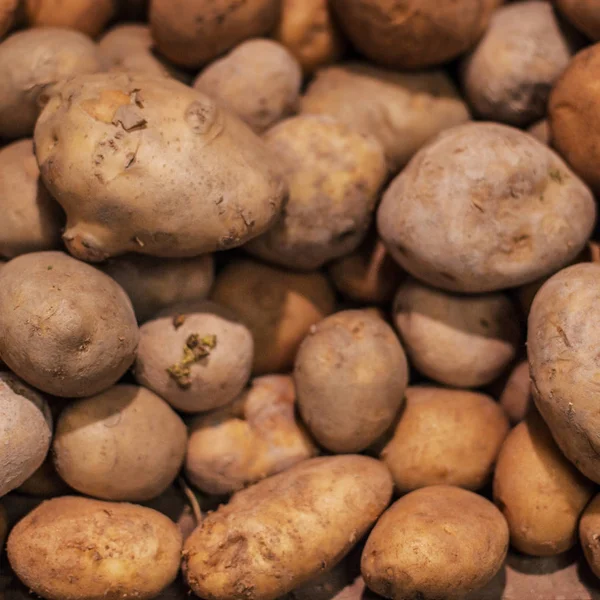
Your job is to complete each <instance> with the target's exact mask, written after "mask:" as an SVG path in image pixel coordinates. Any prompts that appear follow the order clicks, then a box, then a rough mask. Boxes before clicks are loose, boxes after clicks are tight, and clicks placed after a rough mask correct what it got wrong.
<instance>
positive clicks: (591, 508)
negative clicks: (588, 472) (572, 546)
mask: <svg viewBox="0 0 600 600" xmlns="http://www.w3.org/2000/svg"><path fill="white" fill-rule="evenodd" d="M599 533H600V495H596V496H595V497H594V499H593V500H592V501H591V502H590V503H589V504H588V506H587V508H586V509H585V510H584V511H583V515H582V516H581V521H580V522H579V538H580V540H581V546H582V547H583V553H584V554H585V558H586V560H587V562H588V564H589V565H590V568H591V569H592V571H593V572H594V575H596V577H600V548H599V547H598V546H599V544H598V541H599V539H600V535H599Z"/></svg>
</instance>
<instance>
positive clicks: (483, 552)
mask: <svg viewBox="0 0 600 600" xmlns="http://www.w3.org/2000/svg"><path fill="white" fill-rule="evenodd" d="M507 550H508V526H507V525H506V521H505V520H504V518H503V516H502V514H501V513H500V511H499V510H498V509H497V508H496V507H495V506H494V505H493V504H492V503H491V502H489V501H488V500H486V499H485V498H482V497H481V496H478V495H476V494H474V493H473V492H469V491H467V490H463V489H460V488H456V487H451V486H445V485H439V486H432V487H428V488H424V489H422V490H417V491H415V492H412V493H410V494H408V495H406V496H404V497H403V498H400V500H398V501H396V503H395V504H393V505H392V507H391V508H389V509H388V510H387V511H386V512H385V513H384V514H383V515H382V517H381V518H380V519H379V521H378V522H377V525H375V528H374V529H373V531H372V532H371V534H370V535H369V539H368V540H367V544H366V546H365V549H364V551H363V555H362V565H361V570H362V574H363V577H364V578H365V581H366V583H367V585H368V586H369V587H370V588H371V589H372V590H373V591H375V592H377V593H378V594H381V595H382V596H384V597H385V598H419V599H420V600H437V599H438V598H444V599H445V600H455V599H458V598H462V597H463V596H464V595H465V594H466V593H468V592H471V591H474V590H477V589H479V588H482V587H483V586H485V585H486V583H488V581H490V580H491V579H492V578H493V577H494V575H495V574H496V573H497V572H498V571H499V570H500V568H501V567H502V563H503V561H504V557H505V556H506V551H507Z"/></svg>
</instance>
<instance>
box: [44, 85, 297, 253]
mask: <svg viewBox="0 0 600 600" xmlns="http://www.w3.org/2000/svg"><path fill="white" fill-rule="evenodd" d="M34 139H35V146H36V155H37V159H38V163H39V165H40V172H41V174H42V179H43V180H44V183H45V184H46V187H47V188H48V189H49V191H50V193H51V194H52V195H53V196H54V197H55V198H56V199H57V201H58V202H59V203H60V204H61V205H62V206H63V208H64V209H65V211H66V213H67V228H66V231H65V233H64V235H63V239H64V240H65V243H66V245H67V247H68V248H69V251H70V252H71V253H72V254H74V255H75V256H76V257H77V258H80V259H82V260H88V261H101V260H104V259H106V258H108V257H109V256H115V255H118V254H123V253H125V252H136V253H139V254H150V255H154V256H163V257H174V258H177V257H185V256H197V255H199V254H203V253H207V252H212V251H214V250H217V249H219V250H224V249H227V248H231V247H234V246H238V245H240V244H243V243H244V242H246V241H247V240H248V239H250V238H252V237H254V236H257V235H259V234H260V233H262V232H263V231H264V230H265V229H267V228H268V227H269V226H270V225H271V224H272V223H273V222H274V220H275V219H276V218H277V216H278V214H279V211H280V208H281V204H282V203H283V200H284V198H285V194H286V187H285V184H284V182H283V180H282V179H281V177H280V174H279V171H278V169H277V168H276V164H275V161H274V159H273V157H272V156H271V155H270V153H269V152H268V150H267V148H266V147H265V146H264V144H262V142H261V141H260V139H259V138H258V137H257V136H256V135H255V134H254V133H252V131H251V130H250V129H249V128H248V127H247V126H246V125H244V124H243V123H242V122H241V121H239V119H237V118H236V117H234V116H233V115H230V114H229V113H228V112H226V111H224V110H222V109H221V108H220V107H218V106H217V105H216V104H215V102H214V101H213V100H211V99H210V98H208V97H207V96H205V95H204V94H202V93H200V92H198V91H196V90H192V89H190V88H188V87H187V86H185V85H183V84H182V83H180V82H178V81H175V80H173V79H166V78H153V77H148V76H145V75H142V74H118V73H116V74H115V73H106V74H99V75H91V76H86V77H76V78H73V79H71V80H69V81H66V82H64V83H63V84H62V85H59V86H56V87H55V88H54V90H53V95H52V97H51V98H50V100H49V102H48V104H47V105H46V107H45V109H44V110H43V111H42V114H41V116H40V118H39V120H38V122H37V124H36V128H35V136H34Z"/></svg>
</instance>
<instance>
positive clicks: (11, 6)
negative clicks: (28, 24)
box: [0, 0, 20, 38]
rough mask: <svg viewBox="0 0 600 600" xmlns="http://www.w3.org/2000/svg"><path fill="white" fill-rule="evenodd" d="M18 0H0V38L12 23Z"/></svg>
mask: <svg viewBox="0 0 600 600" xmlns="http://www.w3.org/2000/svg"><path fill="white" fill-rule="evenodd" d="M19 4H20V0H0V38H1V37H2V36H3V35H4V34H5V33H6V32H7V31H8V30H9V29H10V28H11V27H12V26H13V25H14V22H15V15H16V12H17V9H18V8H19Z"/></svg>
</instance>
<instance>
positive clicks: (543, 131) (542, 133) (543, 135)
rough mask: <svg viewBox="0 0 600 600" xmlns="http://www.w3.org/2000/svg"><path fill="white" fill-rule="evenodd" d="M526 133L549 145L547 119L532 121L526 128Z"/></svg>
mask: <svg viewBox="0 0 600 600" xmlns="http://www.w3.org/2000/svg"><path fill="white" fill-rule="evenodd" d="M527 133H529V135H532V136H533V137H534V138H535V139H536V140H538V142H542V144H545V145H546V146H549V145H550V125H549V123H548V119H542V120H541V121H538V122H537V123H534V124H533V125H532V126H531V127H529V128H528V129H527Z"/></svg>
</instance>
